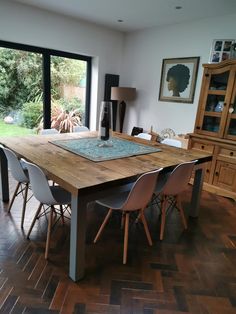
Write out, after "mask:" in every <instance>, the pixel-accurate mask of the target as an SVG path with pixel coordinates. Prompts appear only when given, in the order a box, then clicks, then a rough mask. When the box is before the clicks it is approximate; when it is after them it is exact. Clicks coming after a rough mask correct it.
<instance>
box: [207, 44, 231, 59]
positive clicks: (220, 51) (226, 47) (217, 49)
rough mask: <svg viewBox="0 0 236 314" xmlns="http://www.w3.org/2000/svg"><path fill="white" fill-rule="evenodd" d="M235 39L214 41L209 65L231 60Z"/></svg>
mask: <svg viewBox="0 0 236 314" xmlns="http://www.w3.org/2000/svg"><path fill="white" fill-rule="evenodd" d="M234 43H235V40H234V39H214V40H213V42H212V46H211V51H210V60H209V63H218V62H221V61H224V60H228V59H230V58H231V47H232V45H233V44H234Z"/></svg>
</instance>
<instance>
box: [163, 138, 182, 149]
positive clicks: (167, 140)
mask: <svg viewBox="0 0 236 314" xmlns="http://www.w3.org/2000/svg"><path fill="white" fill-rule="evenodd" d="M161 144H165V145H169V146H174V147H180V148H181V147H182V143H181V141H179V140H175V139H173V138H165V139H164V140H163V141H161Z"/></svg>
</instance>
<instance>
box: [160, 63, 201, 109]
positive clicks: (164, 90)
mask: <svg viewBox="0 0 236 314" xmlns="http://www.w3.org/2000/svg"><path fill="white" fill-rule="evenodd" d="M199 60H200V57H186V58H172V59H163V61H162V70H161V82H160V91H159V100H160V101H167V102H182V103H193V100H194V94H195V87H196V79H197V73H198V66H199Z"/></svg>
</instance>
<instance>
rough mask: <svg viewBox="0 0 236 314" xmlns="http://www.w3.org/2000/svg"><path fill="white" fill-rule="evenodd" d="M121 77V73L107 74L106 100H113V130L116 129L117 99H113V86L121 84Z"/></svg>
mask: <svg viewBox="0 0 236 314" xmlns="http://www.w3.org/2000/svg"><path fill="white" fill-rule="evenodd" d="M119 79H120V76H119V75H116V74H105V89H104V101H111V102H112V112H113V131H115V130H116V116H117V100H111V88H112V87H113V86H119Z"/></svg>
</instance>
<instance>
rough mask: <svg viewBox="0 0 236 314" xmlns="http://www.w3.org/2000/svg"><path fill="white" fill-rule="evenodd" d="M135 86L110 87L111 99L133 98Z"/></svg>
mask: <svg viewBox="0 0 236 314" xmlns="http://www.w3.org/2000/svg"><path fill="white" fill-rule="evenodd" d="M135 95H136V88H133V87H112V88H111V100H121V101H122V100H134V99H135Z"/></svg>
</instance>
